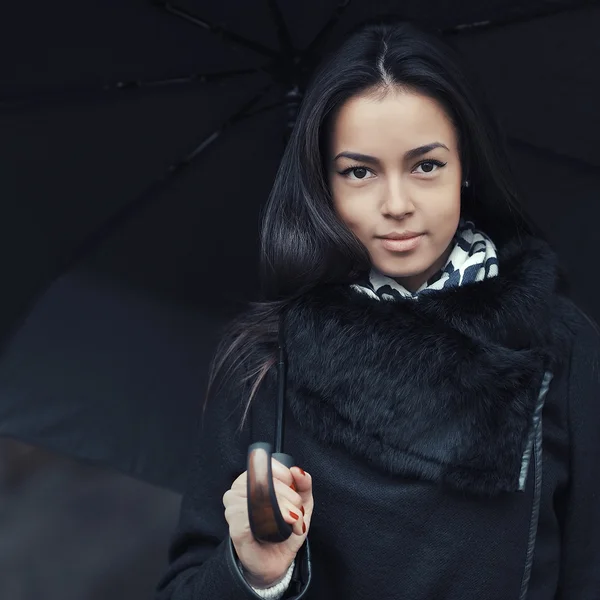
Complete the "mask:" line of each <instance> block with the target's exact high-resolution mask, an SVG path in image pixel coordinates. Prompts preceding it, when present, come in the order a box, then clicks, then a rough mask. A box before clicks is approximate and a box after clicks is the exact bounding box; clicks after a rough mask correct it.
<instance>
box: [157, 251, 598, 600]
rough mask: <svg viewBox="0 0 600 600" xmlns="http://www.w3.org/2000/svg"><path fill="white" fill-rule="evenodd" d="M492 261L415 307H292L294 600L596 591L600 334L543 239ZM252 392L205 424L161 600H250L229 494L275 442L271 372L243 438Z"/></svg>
mask: <svg viewBox="0 0 600 600" xmlns="http://www.w3.org/2000/svg"><path fill="white" fill-rule="evenodd" d="M499 261H500V276H499V277H496V278H493V279H489V280H486V281H484V282H480V283H477V284H474V285H470V286H464V287H460V288H454V289H449V290H440V291H439V292H435V293H432V294H430V295H424V296H422V297H421V298H420V299H419V300H418V301H416V302H415V301H413V300H397V301H382V302H377V301H375V300H373V299H371V298H368V297H366V296H364V295H362V294H360V293H359V292H357V291H355V290H352V289H350V288H349V287H348V286H323V287H320V288H318V289H315V290H313V291H312V292H310V293H308V294H305V295H304V296H303V297H302V298H300V300H298V301H297V302H296V303H295V304H294V305H293V306H292V307H291V308H290V309H289V311H288V312H287V314H286V316H285V338H286V346H287V348H286V350H287V358H288V404H287V407H288V413H287V421H286V434H285V439H286V446H285V451H286V452H289V453H290V454H292V455H293V456H294V457H295V459H296V462H297V464H298V465H299V466H301V467H303V468H304V469H305V470H307V471H309V472H310V473H311V475H312V477H313V485H314V499H315V510H314V514H313V520H312V524H311V528H310V532H309V535H308V541H307V543H306V544H305V545H304V546H303V548H302V550H301V551H300V553H299V555H298V558H297V561H296V562H297V567H296V571H295V573H294V579H293V581H292V585H291V587H290V589H289V593H288V595H287V596H286V597H290V598H298V599H300V598H302V599H303V600H331V599H337V598H339V599H344V600H358V599H363V598H364V599H372V598H377V599H378V600H520V599H525V598H527V599H528V600H557V599H560V600H597V599H598V598H600V468H599V464H600V381H599V374H598V365H599V358H600V344H599V339H598V336H597V335H596V334H595V332H594V330H593V328H592V325H591V324H590V323H589V322H588V321H587V320H586V319H585V318H584V317H582V316H581V314H580V313H579V312H578V311H577V310H576V309H575V308H574V307H573V305H572V304H571V303H570V302H568V301H567V300H565V299H564V298H563V297H561V296H560V295H559V294H558V293H557V292H556V285H557V275H556V265H555V258H554V255H553V254H552V252H551V251H550V250H549V249H548V248H547V246H546V245H545V244H543V243H541V242H539V241H536V240H525V241H522V242H520V243H519V244H518V245H517V244H510V245H508V246H505V247H504V248H500V254H499ZM550 379H551V381H550ZM548 383H549V387H548ZM546 392H547V393H546ZM242 396H243V391H242V390H240V389H237V388H236V387H235V386H233V385H231V386H229V387H227V388H226V389H225V391H224V392H223V394H222V395H220V396H219V397H217V398H214V399H213V401H212V402H211V404H210V409H209V410H208V411H207V414H206V417H205V421H204V424H203V428H202V429H201V431H199V433H198V444H197V454H196V459H195V468H194V470H193V472H192V473H190V479H189V487H188V491H187V493H186V494H185V496H184V498H183V504H182V510H181V519H180V523H179V526H178V529H177V531H176V532H175V534H174V538H173V543H172V546H171V549H170V561H171V563H170V567H169V569H168V571H167V573H165V575H164V577H163V578H162V579H161V581H160V583H159V584H158V587H157V595H156V600H200V599H202V600H204V599H207V600H208V599H212V598H215V599H217V598H218V599H219V600H234V599H235V600H238V599H239V600H241V599H245V598H248V599H250V598H256V597H257V596H256V595H255V594H254V593H253V592H252V590H251V589H250V588H249V587H248V586H247V585H246V584H245V582H244V580H243V578H242V577H241V575H240V573H239V571H238V570H237V568H236V566H235V563H234V559H235V556H234V551H233V547H232V545H231V541H230V540H229V538H228V528H227V523H226V521H225V518H224V514H223V512H224V508H223V505H222V496H223V494H224V493H225V491H226V490H227V489H228V488H229V487H230V486H231V483H232V482H233V480H234V479H235V478H236V477H237V476H238V475H239V474H240V473H241V472H243V471H244V470H245V469H246V464H245V463H246V452H247V448H248V445H249V444H250V443H251V442H254V441H272V440H273V435H274V418H275V401H276V387H275V376H274V374H272V373H270V374H269V376H268V378H267V382H266V384H265V385H264V386H263V387H262V389H261V391H260V394H259V396H258V398H256V399H255V401H254V406H253V409H252V415H251V421H250V423H249V425H248V427H246V428H245V429H244V430H243V431H242V433H241V434H238V433H236V431H235V429H236V426H237V424H238V422H239V420H240V419H241V416H242V410H243V407H242V405H241V404H240V399H242Z"/></svg>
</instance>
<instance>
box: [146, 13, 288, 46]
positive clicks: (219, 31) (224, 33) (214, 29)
mask: <svg viewBox="0 0 600 600" xmlns="http://www.w3.org/2000/svg"><path fill="white" fill-rule="evenodd" d="M157 4H158V6H160V7H161V8H164V9H165V10H166V11H167V12H169V13H171V14H173V15H175V16H177V17H180V18H182V19H184V20H185V21H188V22H189V23H193V24H194V25H197V26H198V27H202V29H206V30H207V31H210V32H211V33H214V34H215V35H218V36H219V37H221V38H223V39H225V40H228V41H230V42H233V43H235V44H237V45H238V46H243V47H244V48H248V49H250V50H253V51H254V52H257V53H258V54H262V55H263V56H268V57H269V58H276V57H277V52H275V51H274V50H271V48H267V46H264V45H263V44H261V43H259V42H255V41H253V40H249V39H248V38H245V37H244V36H241V35H238V34H237V33H234V32H233V31H229V30H228V29H225V28H224V27H221V26H220V25H214V24H213V23H210V22H209V21H207V20H206V19H204V18H201V17H198V16H196V15H193V14H191V13H189V12H187V11H186V10H184V9H182V8H179V7H178V6H175V5H173V4H172V3H171V2H164V1H158V2H157Z"/></svg>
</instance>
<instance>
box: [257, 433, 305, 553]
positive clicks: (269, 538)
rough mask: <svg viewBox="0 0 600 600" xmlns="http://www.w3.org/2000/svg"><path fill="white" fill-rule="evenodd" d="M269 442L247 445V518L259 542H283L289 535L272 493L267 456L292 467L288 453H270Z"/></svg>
mask: <svg viewBox="0 0 600 600" xmlns="http://www.w3.org/2000/svg"><path fill="white" fill-rule="evenodd" d="M271 450H272V448H271V444H268V443H266V442H256V443H254V444H251V445H250V446H249V447H248V519H249V521H250V529H251V531H252V535H253V536H254V539H255V540H257V541H259V542H284V541H285V540H287V539H288V538H289V537H290V535H292V531H293V530H292V526H291V525H289V524H288V523H286V522H285V521H284V520H283V517H282V516H281V511H280V510H279V506H278V504H277V497H276V496H275V486H274V485H273V471H272V468H271V457H273V458H274V459H276V460H278V461H279V462H280V463H282V464H283V465H285V466H286V467H288V469H289V468H290V467H293V466H294V459H293V458H292V457H291V456H290V455H289V454H283V453H281V452H275V453H273V454H271Z"/></svg>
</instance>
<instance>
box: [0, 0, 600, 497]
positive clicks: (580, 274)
mask: <svg viewBox="0 0 600 600" xmlns="http://www.w3.org/2000/svg"><path fill="white" fill-rule="evenodd" d="M7 11H10V12H11V14H10V16H9V17H6V16H5V18H4V19H3V20H2V21H1V22H0V39H2V43H3V44H5V45H6V48H5V51H4V52H3V53H2V56H3V57H4V58H3V62H2V63H0V126H1V129H2V132H3V135H2V136H1V137H0V153H1V154H0V157H1V162H0V164H1V165H2V166H1V167H0V169H1V170H2V183H3V184H4V186H5V189H4V190H3V194H4V202H3V207H4V215H3V216H4V218H3V219H2V224H1V225H0V227H2V240H3V241H4V243H5V250H4V252H3V253H2V257H3V258H2V268H3V271H2V272H3V277H4V286H3V290H4V294H3V298H2V307H3V308H2V313H1V317H0V334H1V340H2V354H1V355H0V433H1V434H3V435H8V436H12V437H16V438H18V439H22V440H24V441H27V442H30V443H34V444H39V445H42V446H45V447H47V448H50V449H51V450H54V451H58V452H62V453H66V454H70V455H73V456H76V457H78V458H81V459H83V460H89V461H94V462H100V463H102V464H105V465H109V466H112V467H114V468H116V469H119V470H121V471H124V472H126V473H128V474H130V475H132V476H135V477H139V478H140V479H144V480H146V481H149V482H151V483H153V484H156V485H160V486H164V487H168V488H170V489H173V490H175V491H181V490H182V489H183V485H184V482H185V476H186V473H187V469H188V466H189V460H190V458H191V454H192V453H191V443H192V437H193V435H194V432H195V426H196V424H197V421H198V418H199V415H200V406H201V403H202V400H203V393H204V388H205V384H206V375H207V367H208V363H209V360H210V357H211V355H212V351H213V348H214V344H215V342H216V340H217V337H218V335H219V331H220V328H221V327H222V325H223V324H224V323H225V322H226V320H227V319H228V318H230V317H231V316H232V315H233V314H234V313H235V312H236V311H237V310H238V309H239V308H240V307H241V305H242V302H243V301H245V300H248V299H251V298H253V297H255V296H256V294H257V292H258V282H257V266H258V263H257V251H258V223H259V213H260V209H261V206H262V205H263V204H264V202H265V200H266V198H267V195H268V193H269V190H270V188H271V184H272V181H273V177H274V175H275V172H276V169H277V166H278V163H279V160H280V157H281V154H282V151H283V148H284V144H285V139H286V136H287V135H288V134H289V129H290V127H291V126H292V125H293V116H294V111H295V109H296V107H297V104H298V101H299V99H300V97H301V93H302V90H303V87H304V86H305V85H306V82H307V80H308V79H309V77H310V74H311V73H312V71H313V69H314V68H315V65H316V64H317V62H318V60H319V59H320V57H321V56H322V55H323V53H325V52H326V51H327V50H328V49H329V48H330V47H332V46H334V45H335V44H337V42H338V41H339V39H340V37H341V36H342V35H343V34H344V33H345V32H346V31H347V30H348V29H349V28H350V27H353V26H354V25H355V24H356V23H358V22H360V21H362V20H363V19H364V18H366V17H370V16H374V15H375V14H377V13H390V12H395V13H397V14H398V15H401V16H404V17H406V18H408V19H411V20H416V21H417V22H418V21H422V22H424V23H425V24H427V25H428V26H433V27H435V28H438V29H440V30H442V31H444V32H445V34H446V35H447V36H448V38H449V40H450V41H451V43H453V44H454V45H455V46H456V47H458V49H459V50H460V51H461V53H462V54H463V55H464V57H465V59H466V62H467V63H468V66H469V67H470V69H471V70H472V71H473V73H474V74H475V76H476V77H477V78H478V79H479V80H480V81H479V83H480V85H481V86H482V87H483V88H484V90H485V91H486V94H487V96H488V98H489V102H490V104H491V105H492V108H493V109H494V110H495V111H496V113H497V114H498V116H499V118H500V121H501V123H502V125H503V127H504V130H505V133H506V135H507V138H508V140H509V142H510V149H511V160H512V163H513V168H514V171H515V174H516V177H517V182H518V184H519V188H520V191H521V196H522V198H523V201H524V203H525V204H526V206H527V207H528V208H529V210H530V212H531V213H532V214H533V215H534V217H535V218H536V219H537V220H538V222H539V224H540V225H541V227H542V229H544V230H545V231H546V232H547V234H548V237H549V238H550V240H551V241H553V242H554V245H555V246H556V248H557V249H558V251H559V253H560V254H561V256H562V257H563V261H564V263H565V265H566V267H567V269H568V271H569V272H570V273H571V275H572V279H573V293H574V296H575V298H576V299H577V300H578V301H579V302H580V303H581V304H582V305H583V306H584V308H586V309H587V310H588V311H589V312H590V313H591V314H592V315H593V316H595V317H596V318H599V317H600V310H599V307H598V306H597V301H596V298H597V293H598V283H597V281H596V278H594V277H590V276H589V273H590V271H591V272H592V273H593V272H594V264H593V263H594V258H595V256H596V251H595V249H594V248H593V247H592V245H593V244H594V243H595V237H594V235H593V234H594V229H593V228H595V223H597V222H598V217H599V216H600V215H599V214H598V212H599V209H598V203H597V202H596V200H595V198H596V195H597V193H598V189H599V188H600V185H599V184H600V149H599V148H598V146H597V145H596V138H597V137H598V135H599V134H600V114H599V113H598V110H597V106H598V104H599V100H600V73H598V70H597V69H594V65H593V60H592V57H595V56H599V55H600V38H598V36H597V35H596V32H597V31H598V30H599V28H600V8H599V7H598V6H597V3H596V2H592V1H587V2H581V1H580V2H574V1H570V2H564V1H553V2H549V1H540V0H537V1H534V0H531V1H530V2H523V1H522V0H514V1H512V0H494V1H493V2H487V3H485V4H484V3H479V2H475V1H474V0H473V1H467V2H462V3H460V4H458V5H453V6H452V9H450V8H449V5H448V3H446V2H444V1H442V0H432V1H431V2H427V3H422V2H419V1H418V0H408V1H406V2H402V3H396V2H391V1H388V2H383V1H381V2H373V3H365V2H349V1H348V0H345V1H344V2H341V3H340V2H332V1H330V2H327V1H320V2H314V3H313V2H309V3H295V2H279V3H276V2H274V1H265V2H259V1H258V0H257V1H256V2H246V3H239V2H227V1H222V2H218V3H216V2H202V1H200V0H197V1H194V2H192V1H191V0H190V1H188V2H179V3H165V2H135V3H134V2H123V1H116V0H110V1H107V0H103V1H102V2H100V1H97V2H87V3H85V5H82V4H81V3H76V2H74V1H73V0H60V1H59V2H55V3H52V4H48V3H43V2H40V1H31V2H28V3H13V4H12V5H10V7H7V8H6V9H5V14H6V12H7ZM225 16H226V18H225Z"/></svg>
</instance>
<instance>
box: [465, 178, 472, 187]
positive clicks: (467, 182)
mask: <svg viewBox="0 0 600 600" xmlns="http://www.w3.org/2000/svg"><path fill="white" fill-rule="evenodd" d="M470 185H471V183H470V182H469V180H468V179H465V180H464V181H463V187H466V188H468V187H469V186H470Z"/></svg>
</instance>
